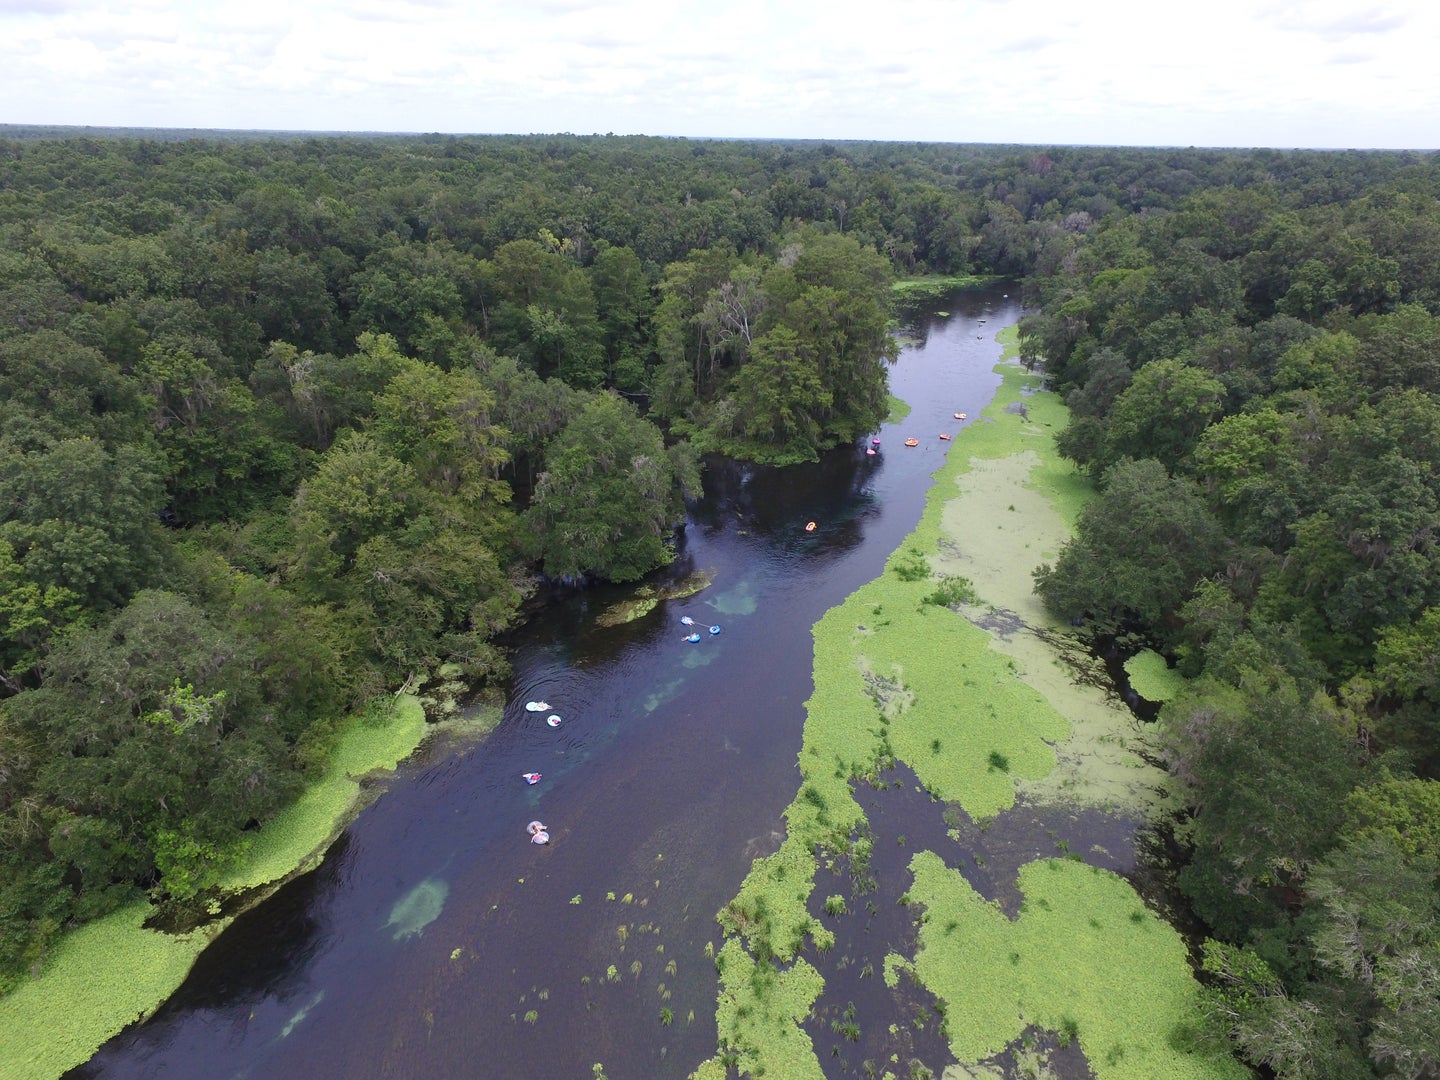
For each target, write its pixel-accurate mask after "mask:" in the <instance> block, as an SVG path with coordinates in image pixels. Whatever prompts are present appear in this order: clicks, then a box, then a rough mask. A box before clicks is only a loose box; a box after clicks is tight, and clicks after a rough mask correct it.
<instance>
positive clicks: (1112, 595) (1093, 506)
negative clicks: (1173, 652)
mask: <svg viewBox="0 0 1440 1080" xmlns="http://www.w3.org/2000/svg"><path fill="white" fill-rule="evenodd" d="M1227 547H1228V544H1227V541H1226V539H1225V536H1224V533H1223V532H1222V530H1221V528H1220V525H1219V523H1218V522H1217V521H1216V520H1215V518H1214V517H1213V516H1212V515H1211V514H1210V512H1209V510H1208V509H1207V508H1206V507H1205V503H1204V500H1203V499H1202V497H1201V496H1200V493H1199V492H1198V491H1197V490H1196V488H1195V486H1194V485H1193V484H1192V483H1191V482H1190V481H1188V480H1185V479H1183V478H1180V477H1170V476H1168V475H1166V472H1165V468H1164V466H1163V465H1161V464H1160V463H1159V462H1158V461H1154V460H1152V459H1146V460H1144V461H1122V462H1121V463H1120V464H1118V465H1116V466H1115V467H1114V468H1112V469H1111V470H1110V471H1109V472H1108V473H1106V474H1105V477H1104V489H1103V490H1102V492H1101V493H1100V496H1099V498H1097V499H1096V500H1094V501H1093V502H1091V503H1090V504H1089V505H1087V506H1086V507H1085V509H1084V510H1083V511H1081V514H1080V518H1079V520H1078V521H1077V522H1076V524H1075V536H1074V537H1073V538H1072V539H1071V540H1069V541H1068V542H1067V543H1066V544H1065V546H1064V547H1063V548H1062V549H1061V551H1060V556H1059V558H1058V559H1057V560H1056V563H1055V565H1054V567H1050V566H1048V565H1045V566H1041V567H1040V568H1039V569H1037V570H1036V571H1035V589H1036V592H1037V593H1038V594H1039V595H1040V598H1041V599H1042V600H1043V601H1044V602H1045V605H1046V607H1048V608H1049V609H1050V610H1051V611H1052V612H1054V613H1055V614H1056V615H1058V616H1060V617H1062V618H1064V619H1066V620H1067V621H1069V620H1071V619H1076V618H1088V619H1091V620H1092V621H1093V624H1094V627H1095V629H1096V631H1097V632H1099V633H1113V632H1115V631H1116V630H1118V629H1119V628H1120V627H1122V626H1123V625H1125V624H1126V623H1127V622H1128V621H1130V620H1133V621H1134V622H1135V623H1137V624H1138V626H1139V627H1141V628H1143V630H1144V631H1145V632H1147V633H1149V634H1151V635H1153V636H1154V637H1155V638H1157V639H1158V640H1160V641H1166V640H1168V639H1169V638H1170V637H1171V636H1172V635H1173V634H1174V628H1173V626H1172V625H1171V623H1170V620H1171V617H1172V615H1173V614H1174V612H1175V610H1176V609H1177V608H1178V607H1179V606H1180V605H1181V604H1182V603H1184V602H1185V600H1186V599H1187V598H1188V597H1189V595H1190V591H1191V589H1192V588H1194V586H1195V584H1196V582H1198V581H1200V580H1201V579H1203V578H1205V577H1208V576H1209V575H1211V574H1213V573H1216V572H1218V571H1219V570H1220V569H1221V568H1223V567H1224V565H1225V556H1226V551H1227Z"/></svg>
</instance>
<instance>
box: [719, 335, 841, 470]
mask: <svg viewBox="0 0 1440 1080" xmlns="http://www.w3.org/2000/svg"><path fill="white" fill-rule="evenodd" d="M799 345H800V341H799V337H798V335H796V333H795V331H793V330H791V329H790V328H789V327H785V326H777V327H776V328H775V329H773V330H771V331H769V332H768V333H766V334H764V335H762V336H761V337H759V338H757V339H756V340H755V342H754V343H753V345H752V347H751V350H750V358H749V360H748V361H747V362H746V364H745V365H744V366H743V367H742V368H741V369H740V370H739V371H737V372H736V373H735V375H734V377H733V378H732V379H731V380H730V383H729V390H730V396H731V398H732V399H733V402H734V406H735V411H734V418H735V425H736V427H737V429H738V434H739V437H740V443H739V445H738V446H737V447H736V448H737V449H740V450H741V452H742V453H743V454H744V455H745V456H747V457H752V456H753V457H756V458H757V459H760V460H764V459H766V458H767V457H769V456H771V455H774V456H776V457H778V458H780V459H783V460H787V461H789V460H802V461H803V460H814V459H815V458H816V456H817V451H818V450H819V448H820V445H821V438H820V433H821V429H820V421H819V419H818V417H819V416H822V415H824V414H825V413H826V412H828V411H829V409H830V405H831V402H832V400H833V395H832V394H831V393H830V391H829V389H828V388H827V387H826V386H825V385H824V383H823V382H822V381H821V378H820V366H819V364H818V363H816V361H815V359H814V357H813V356H812V355H804V356H802V355H801V354H800V348H799ZM746 443H751V444H758V445H756V446H754V447H747V446H745V444H746ZM732 445H733V444H732Z"/></svg>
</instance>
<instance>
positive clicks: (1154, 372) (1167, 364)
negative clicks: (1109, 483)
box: [1097, 360, 1225, 473]
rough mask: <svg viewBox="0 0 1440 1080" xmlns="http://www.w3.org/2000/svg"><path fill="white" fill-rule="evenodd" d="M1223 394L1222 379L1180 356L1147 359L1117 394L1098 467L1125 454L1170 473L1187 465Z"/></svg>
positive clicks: (1109, 463) (1220, 404) (1216, 411)
mask: <svg viewBox="0 0 1440 1080" xmlns="http://www.w3.org/2000/svg"><path fill="white" fill-rule="evenodd" d="M1224 396H1225V387H1224V384H1223V383H1221V382H1220V380H1219V379H1216V378H1215V377H1214V376H1212V375H1210V374H1208V373H1207V372H1204V371H1201V370H1200V369H1199V368H1195V367H1191V366H1190V365H1188V364H1185V363H1182V362H1181V361H1179V360H1155V361H1152V362H1151V363H1149V364H1146V365H1145V366H1144V367H1142V368H1141V369H1140V370H1139V371H1137V372H1136V373H1135V376H1134V378H1133V379H1132V380H1131V382H1130V385H1129V386H1127V387H1126V388H1125V389H1124V390H1123V391H1122V392H1121V393H1120V396H1119V397H1118V398H1116V399H1115V404H1114V406H1113V407H1112V408H1111V410H1110V417H1109V422H1108V424H1107V426H1106V429H1105V441H1104V444H1103V447H1102V450H1101V457H1100V460H1099V461H1098V462H1097V466H1098V467H1099V469H1100V470H1102V471H1103V470H1104V469H1106V468H1109V467H1110V466H1111V465H1113V464H1115V463H1116V462H1117V461H1119V460H1120V459H1121V458H1124V457H1131V458H1147V457H1148V458H1155V459H1156V460H1158V461H1160V462H1161V463H1163V464H1164V466H1165V467H1166V469H1168V470H1169V471H1170V472H1172V473H1173V472H1178V471H1184V470H1188V468H1189V467H1190V454H1191V453H1192V451H1193V450H1194V449H1195V444H1196V442H1197V441H1198V440H1199V438H1200V435H1201V433H1203V432H1204V430H1205V428H1206V427H1207V426H1208V425H1209V424H1210V422H1211V421H1212V420H1214V419H1215V418H1216V417H1218V416H1219V415H1220V413H1221V408H1222V402H1223V400H1224Z"/></svg>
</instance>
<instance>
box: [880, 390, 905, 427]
mask: <svg viewBox="0 0 1440 1080" xmlns="http://www.w3.org/2000/svg"><path fill="white" fill-rule="evenodd" d="M909 415H910V403H909V402H908V401H906V400H905V399H904V398H898V397H896V396H895V395H894V394H891V395H890V413H889V415H888V416H886V417H885V422H886V423H887V424H898V423H899V422H900V421H901V420H904V419H905V418H906V417H907V416H909Z"/></svg>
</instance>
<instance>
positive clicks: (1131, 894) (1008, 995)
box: [910, 852, 1248, 1080]
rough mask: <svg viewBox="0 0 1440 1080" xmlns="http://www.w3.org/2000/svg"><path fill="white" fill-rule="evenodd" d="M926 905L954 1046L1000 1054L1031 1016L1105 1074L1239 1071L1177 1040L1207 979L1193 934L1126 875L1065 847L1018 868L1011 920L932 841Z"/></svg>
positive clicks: (921, 969)
mask: <svg viewBox="0 0 1440 1080" xmlns="http://www.w3.org/2000/svg"><path fill="white" fill-rule="evenodd" d="M910 866H911V869H912V870H913V871H914V874H915V885H914V888H913V889H912V890H911V895H912V896H913V898H914V899H915V900H917V901H918V902H920V903H922V904H924V905H925V909H926V914H927V916H928V917H927V918H926V919H925V920H923V921H922V924H921V927H920V944H919V951H918V953H917V955H916V958H915V968H916V971H917V973H918V974H919V975H920V977H921V978H922V980H923V981H924V983H925V985H926V986H928V987H929V988H930V989H932V990H933V991H934V992H935V993H937V994H939V995H940V996H941V997H942V998H944V999H945V1002H946V1004H947V1009H946V1020H947V1028H948V1031H949V1033H950V1048H951V1051H952V1052H953V1053H954V1054H955V1056H956V1058H958V1059H959V1060H960V1061H962V1062H976V1063H978V1062H980V1061H983V1060H984V1059H986V1058H989V1057H993V1056H994V1055H996V1054H999V1053H1000V1052H1001V1051H1003V1050H1004V1049H1005V1047H1006V1046H1007V1045H1008V1044H1009V1043H1011V1042H1014V1041H1015V1040H1017V1039H1019V1038H1020V1036H1021V1035H1022V1033H1023V1032H1024V1031H1025V1029H1026V1028H1027V1027H1030V1026H1035V1027H1039V1028H1041V1029H1044V1030H1048V1031H1054V1032H1059V1033H1062V1037H1064V1036H1068V1037H1073V1038H1075V1039H1078V1041H1079V1043H1080V1048H1081V1049H1082V1050H1083V1051H1084V1053H1085V1057H1086V1059H1087V1060H1088V1061H1089V1063H1090V1067H1091V1069H1092V1070H1093V1071H1094V1073H1095V1076H1096V1078H1097V1080H1153V1078H1154V1077H1157V1076H1163V1077H1166V1078H1167V1080H1230V1078H1234V1080H1242V1078H1244V1077H1246V1076H1247V1075H1248V1072H1247V1071H1246V1070H1245V1069H1244V1067H1242V1066H1241V1065H1240V1064H1239V1063H1238V1062H1236V1061H1235V1060H1233V1059H1232V1058H1230V1057H1228V1056H1220V1057H1213V1058H1212V1057H1206V1056H1202V1055H1199V1054H1191V1053H1185V1052H1183V1051H1181V1050H1178V1049H1176V1047H1175V1043H1176V1041H1177V1040H1176V1039H1175V1038H1174V1035H1175V1033H1176V1031H1177V1030H1178V1029H1179V1028H1180V1027H1181V1026H1182V1025H1183V1024H1185V1023H1186V1022H1187V1020H1188V1019H1189V1018H1191V1017H1193V1015H1194V1010H1195V1007H1196V1003H1197V1000H1198V994H1199V988H1198V986H1197V985H1196V983H1195V981H1194V979H1193V978H1192V976H1191V973H1190V965H1189V960H1188V956H1187V952H1186V948H1185V943H1184V941H1183V940H1181V938H1180V935H1179V934H1178V933H1176V931H1175V930H1174V929H1173V928H1172V927H1170V926H1169V925H1167V924H1166V923H1165V922H1163V921H1162V920H1161V919H1159V918H1158V917H1157V916H1155V915H1154V914H1153V913H1152V912H1150V911H1149V910H1147V909H1146V908H1145V906H1144V904H1143V903H1142V902H1141V900H1140V898H1139V897H1138V896H1137V895H1136V894H1135V891H1134V890H1133V889H1132V888H1131V887H1130V886H1129V885H1128V884H1127V883H1126V882H1125V881H1124V880H1123V879H1121V878H1119V877H1116V876H1115V875H1114V874H1111V873H1109V872H1107V871H1104V870H1101V869H1099V868H1097V867H1092V866H1086V865H1084V864H1083V863H1079V862H1075V861H1072V860H1068V859H1048V860H1043V861H1040V862H1035V863H1031V864H1029V865H1027V866H1025V867H1023V868H1022V869H1021V871H1020V888H1021V891H1022V892H1023V893H1024V896H1025V902H1024V905H1023V907H1022V909H1021V914H1020V917H1019V918H1018V919H1016V920H1014V921H1013V922H1012V921H1011V920H1010V919H1008V918H1006V916H1005V914H1004V913H1003V912H1002V911H1001V910H1000V908H999V907H998V906H997V905H995V904H993V903H987V902H986V901H985V900H984V899H982V898H981V897H980V895H979V894H978V893H976V892H975V891H974V890H973V889H971V887H970V885H969V884H968V883H967V882H966V881H965V879H964V878H963V877H962V876H961V875H960V874H959V873H958V872H957V871H954V870H951V869H949V868H948V867H946V866H945V864H944V861H943V860H942V859H941V858H940V857H939V856H938V855H936V854H934V853H933V852H920V853H918V854H917V855H916V856H915V857H914V858H913V859H912V860H911V863H910Z"/></svg>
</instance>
